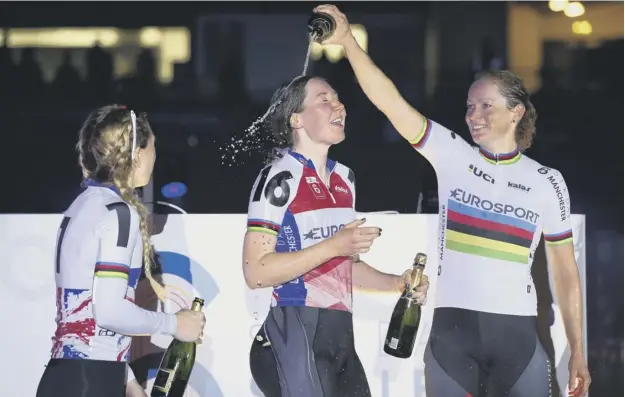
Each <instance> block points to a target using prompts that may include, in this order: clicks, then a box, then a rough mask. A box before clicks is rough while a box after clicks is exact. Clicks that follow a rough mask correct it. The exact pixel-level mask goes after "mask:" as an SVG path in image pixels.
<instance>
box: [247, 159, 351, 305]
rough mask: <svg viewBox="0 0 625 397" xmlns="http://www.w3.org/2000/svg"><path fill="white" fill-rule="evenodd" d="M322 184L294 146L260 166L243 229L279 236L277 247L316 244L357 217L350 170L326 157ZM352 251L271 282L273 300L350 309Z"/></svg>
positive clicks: (283, 249)
mask: <svg viewBox="0 0 625 397" xmlns="http://www.w3.org/2000/svg"><path fill="white" fill-rule="evenodd" d="M326 166H327V168H328V171H329V175H330V177H329V184H328V185H326V184H325V183H324V182H323V181H322V180H321V178H319V175H318V174H317V171H316V170H315V166H314V165H313V163H312V161H310V160H308V159H306V158H305V157H304V156H302V155H301V154H299V153H296V152H294V151H289V152H287V153H286V154H285V155H284V157H282V158H280V159H278V160H276V161H274V162H273V163H272V164H270V165H268V166H267V167H265V168H264V169H263V170H262V171H261V172H260V175H259V176H258V178H257V179H256V182H255V184H254V188H253V189H252V194H251V196H250V202H249V209H248V220H247V230H248V231H250V232H263V233H268V234H271V235H274V236H277V243H276V248H275V250H276V252H293V251H299V250H301V249H304V248H307V247H310V246H312V245H314V244H317V243H319V242H321V241H323V240H325V239H327V238H329V237H332V236H333V235H334V233H336V232H337V231H339V230H340V229H341V228H343V227H344V226H345V225H346V224H348V223H350V222H352V221H354V220H355V219H356V211H355V199H356V190H355V183H354V182H355V180H354V173H353V172H352V170H350V169H349V168H347V167H346V166H344V165H342V164H340V163H338V162H335V161H332V160H328V161H327V164H326ZM352 264H353V257H351V256H349V257H336V258H332V259H331V260H329V261H328V262H326V263H323V264H321V265H320V266H318V267H317V268H315V269H313V270H311V271H310V272H308V273H306V274H304V275H302V276H300V277H298V278H296V279H294V280H291V281H289V282H287V283H284V284H282V285H280V286H277V287H274V290H273V295H272V301H271V306H272V307H273V306H309V307H318V308H328V309H335V310H345V311H350V312H351V310H352Z"/></svg>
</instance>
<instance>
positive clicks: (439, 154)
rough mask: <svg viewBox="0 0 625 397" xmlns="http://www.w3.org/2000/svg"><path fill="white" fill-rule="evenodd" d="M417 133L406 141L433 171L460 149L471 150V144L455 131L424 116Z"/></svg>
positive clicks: (438, 168)
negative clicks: (421, 125)
mask: <svg viewBox="0 0 625 397" xmlns="http://www.w3.org/2000/svg"><path fill="white" fill-rule="evenodd" d="M422 117H423V120H424V121H423V127H422V129H421V131H419V134H417V136H416V137H415V138H414V139H413V140H411V141H408V142H409V143H410V144H411V145H412V147H413V148H414V149H415V150H416V151H417V152H419V153H421V154H422V155H423V157H425V158H426V160H427V161H428V162H429V163H430V164H431V165H432V167H434V170H435V171H440V170H442V169H443V167H444V166H445V164H447V163H448V162H449V161H453V160H454V157H455V156H456V155H457V154H458V152H461V151H467V150H472V149H471V146H470V145H469V144H468V143H467V142H466V141H465V140H464V139H462V138H461V137H459V136H458V135H456V133H455V132H453V131H451V130H448V129H447V128H445V127H443V126H442V125H440V124H438V123H437V122H435V121H432V120H430V119H428V118H426V117H425V116H422Z"/></svg>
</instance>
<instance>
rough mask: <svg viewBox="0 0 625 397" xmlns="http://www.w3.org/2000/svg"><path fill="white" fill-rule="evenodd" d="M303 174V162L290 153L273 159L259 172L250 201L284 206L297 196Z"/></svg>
mask: <svg viewBox="0 0 625 397" xmlns="http://www.w3.org/2000/svg"><path fill="white" fill-rule="evenodd" d="M302 174H303V166H302V164H300V163H299V162H298V161H297V160H296V159H295V158H293V157H292V156H290V155H288V154H287V155H285V156H284V157H282V158H279V159H277V160H274V161H272V162H271V163H270V164H268V165H267V166H265V167H264V168H263V169H261V171H260V172H259V173H258V176H257V177H256V181H255V182H254V186H253V188H252V193H251V195H250V203H262V202H268V203H270V204H272V205H274V206H277V207H283V206H284V205H285V204H287V203H288V202H289V201H290V200H291V199H292V198H294V197H295V193H296V192H297V189H298V187H299V182H300V180H301V178H302Z"/></svg>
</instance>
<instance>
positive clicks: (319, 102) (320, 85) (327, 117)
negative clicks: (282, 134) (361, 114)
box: [290, 78, 347, 146]
mask: <svg viewBox="0 0 625 397" xmlns="http://www.w3.org/2000/svg"><path fill="white" fill-rule="evenodd" d="M346 117H347V113H346V112H345V106H344V105H343V104H342V103H341V101H339V98H338V94H337V93H336V91H334V89H333V88H332V87H331V86H330V84H328V83H327V82H326V81H324V80H322V79H316V78H313V79H311V80H309V81H308V83H306V97H305V99H304V102H303V104H302V111H301V112H297V113H293V114H292V115H291V119H290V124H291V127H292V128H293V130H295V131H298V132H299V133H300V134H301V133H305V134H306V135H307V136H308V138H309V140H310V141H312V142H314V143H319V144H325V145H328V146H330V145H335V144H337V143H340V142H342V141H343V140H344V139H345V120H346Z"/></svg>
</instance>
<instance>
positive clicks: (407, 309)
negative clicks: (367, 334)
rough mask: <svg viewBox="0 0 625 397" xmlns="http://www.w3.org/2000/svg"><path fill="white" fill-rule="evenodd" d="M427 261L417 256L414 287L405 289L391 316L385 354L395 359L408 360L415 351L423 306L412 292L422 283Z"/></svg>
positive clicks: (413, 268) (413, 279)
mask: <svg viewBox="0 0 625 397" xmlns="http://www.w3.org/2000/svg"><path fill="white" fill-rule="evenodd" d="M426 261H427V256H426V255H425V254H422V253H418V254H417V256H416V257H415V259H414V263H413V265H412V285H410V286H408V287H407V288H405V289H404V292H403V293H402V295H401V297H400V298H399V300H398V301H397V304H395V309H393V313H392V314H391V321H390V323H389V325H388V330H387V331H386V339H385V340H384V352H385V353H387V354H390V355H391V356H393V357H397V358H408V357H410V356H411V355H412V351H413V350H414V344H415V340H416V339H417V331H418V330H419V321H421V305H420V304H418V303H417V301H416V299H415V298H414V297H413V296H412V292H413V288H415V287H416V286H417V285H419V284H420V283H421V276H422V275H423V270H424V269H425V263H426Z"/></svg>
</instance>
